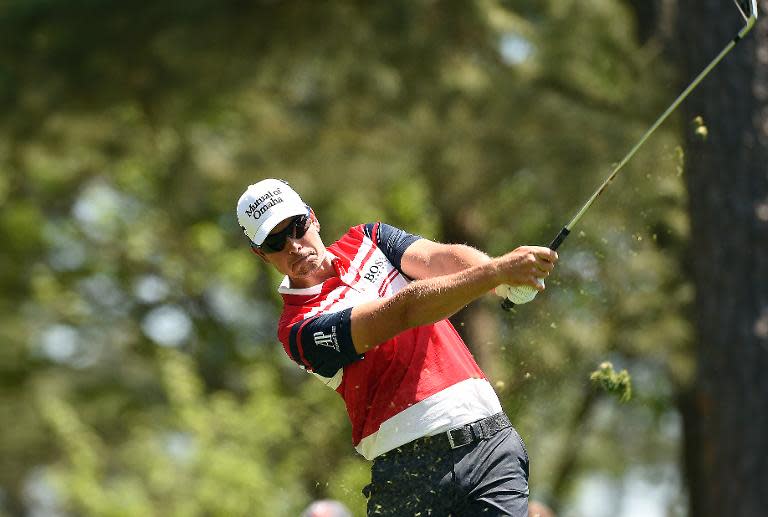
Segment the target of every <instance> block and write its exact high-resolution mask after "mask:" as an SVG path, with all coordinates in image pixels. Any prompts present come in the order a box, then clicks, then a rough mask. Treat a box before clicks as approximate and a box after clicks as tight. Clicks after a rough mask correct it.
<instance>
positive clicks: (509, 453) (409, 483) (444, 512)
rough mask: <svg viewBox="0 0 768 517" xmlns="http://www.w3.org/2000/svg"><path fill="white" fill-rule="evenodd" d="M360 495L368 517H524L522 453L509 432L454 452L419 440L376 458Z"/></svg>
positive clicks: (439, 442) (442, 442) (441, 441)
mask: <svg viewBox="0 0 768 517" xmlns="http://www.w3.org/2000/svg"><path fill="white" fill-rule="evenodd" d="M363 494H364V495H365V496H366V497H367V498H368V517H414V516H419V517H427V516H429V517H478V516H483V517H495V516H514V517H527V515H528V452H527V451H526V449H525V445H524V444H523V440H522V439H521V438H520V435H519V434H518V433H517V431H516V430H515V429H514V427H510V428H507V429H502V430H501V431H499V432H497V433H496V434H494V435H493V436H491V437H490V438H486V439H484V440H481V441H479V442H475V443H472V444H469V445H465V446H463V447H459V448H456V449H451V448H450V447H449V446H448V444H447V440H446V439H445V436H443V435H440V436H437V437H427V438H420V439H419V440H415V441H413V442H410V443H408V444H405V445H403V446H401V447H399V448H397V449H394V450H392V451H389V452H387V453H386V454H383V455H381V456H379V457H377V458H376V459H375V460H374V462H373V466H372V467H371V483H370V484H369V485H367V486H366V487H365V488H364V489H363Z"/></svg>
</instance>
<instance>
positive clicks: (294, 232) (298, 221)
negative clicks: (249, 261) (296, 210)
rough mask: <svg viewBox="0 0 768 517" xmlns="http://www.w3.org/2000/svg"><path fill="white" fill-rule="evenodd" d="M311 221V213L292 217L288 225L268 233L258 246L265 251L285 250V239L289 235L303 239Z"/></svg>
mask: <svg viewBox="0 0 768 517" xmlns="http://www.w3.org/2000/svg"><path fill="white" fill-rule="evenodd" d="M311 222H312V221H311V219H310V218H309V213H306V214H304V215H297V216H295V217H292V218H291V222H290V223H288V226H286V227H285V228H283V229H282V230H280V231H279V232H277V233H270V234H269V235H267V237H266V238H265V239H264V242H262V243H261V245H257V246H256V248H258V249H260V250H261V251H263V252H264V253H278V252H280V251H283V248H285V240H286V239H287V238H288V237H292V238H294V239H301V238H302V237H304V234H305V233H307V230H309V225H310V223H311Z"/></svg>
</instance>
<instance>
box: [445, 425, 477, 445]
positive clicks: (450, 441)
mask: <svg viewBox="0 0 768 517" xmlns="http://www.w3.org/2000/svg"><path fill="white" fill-rule="evenodd" d="M461 429H462V428H461V427H457V428H456V429H451V430H450V431H448V432H447V433H446V434H447V435H448V444H449V445H450V446H451V449H458V448H459V447H464V446H465V445H469V444H470V443H472V435H470V436H469V439H468V440H466V441H465V442H464V443H456V441H455V440H454V438H453V431H459V430H461Z"/></svg>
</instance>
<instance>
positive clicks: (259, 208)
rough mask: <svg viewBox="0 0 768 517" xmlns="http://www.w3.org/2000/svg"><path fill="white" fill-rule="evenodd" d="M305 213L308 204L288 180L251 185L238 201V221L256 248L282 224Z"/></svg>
mask: <svg viewBox="0 0 768 517" xmlns="http://www.w3.org/2000/svg"><path fill="white" fill-rule="evenodd" d="M306 213H307V205H306V204H304V201H302V200H301V198H300V197H299V195H298V194H297V193H296V191H295V190H293V189H292V188H291V187H290V185H288V183H286V182H285V181H282V180H277V179H266V180H261V181H260V182H258V183H254V184H253V185H249V186H248V188H247V189H245V192H243V195H242V196H240V199H239V200H238V201H237V222H239V223H240V227H241V228H242V229H243V232H245V235H246V236H247V237H248V238H249V239H250V240H251V241H252V242H253V243H254V244H256V245H261V243H262V242H264V239H265V238H266V237H267V235H268V234H269V232H271V231H272V229H273V228H274V227H275V226H277V225H278V224H280V222H281V221H285V220H286V219H288V218H289V217H293V216H295V215H304V214H306Z"/></svg>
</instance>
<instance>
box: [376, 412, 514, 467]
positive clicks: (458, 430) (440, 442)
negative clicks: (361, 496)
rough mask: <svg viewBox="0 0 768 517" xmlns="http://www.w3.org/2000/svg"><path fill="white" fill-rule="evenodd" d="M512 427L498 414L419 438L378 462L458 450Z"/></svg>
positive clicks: (384, 456)
mask: <svg viewBox="0 0 768 517" xmlns="http://www.w3.org/2000/svg"><path fill="white" fill-rule="evenodd" d="M508 427H512V422H510V421H509V418H508V417H507V415H505V414H504V413H496V414H495V415H491V416H489V417H486V418H483V419H482V420H477V421H475V422H472V423H469V424H465V425H462V426H460V427H454V428H453V429H450V430H448V431H446V432H444V433H439V434H435V435H432V436H424V437H422V438H417V439H416V440H413V441H412V442H408V443H406V444H404V445H401V446H400V447H397V448H396V449H393V450H391V451H389V452H386V453H384V454H382V455H381V456H379V457H377V458H376V459H377V460H384V459H385V458H390V457H393V456H397V455H399V454H403V453H405V454H413V453H415V452H416V451H419V450H422V451H423V450H428V449H433V450H434V449H435V448H437V449H443V450H445V449H458V448H459V447H464V446H465V445H469V444H472V443H475V442H479V441H480V440H484V439H486V438H490V437H491V436H493V435H494V434H496V433H498V432H499V431H501V430H502V429H506V428H508Z"/></svg>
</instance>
